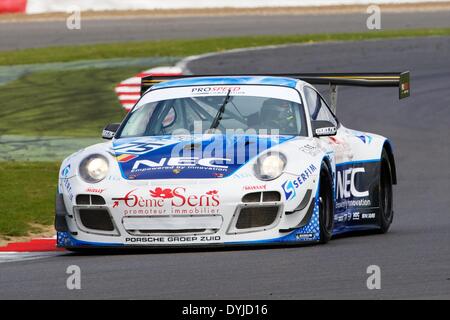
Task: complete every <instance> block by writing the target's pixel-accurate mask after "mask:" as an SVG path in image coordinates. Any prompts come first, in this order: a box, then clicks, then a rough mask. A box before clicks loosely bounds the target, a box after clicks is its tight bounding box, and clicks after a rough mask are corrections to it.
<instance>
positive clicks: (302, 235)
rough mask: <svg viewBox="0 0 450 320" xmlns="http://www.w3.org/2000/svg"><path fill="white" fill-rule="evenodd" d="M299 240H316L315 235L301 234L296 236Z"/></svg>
mask: <svg viewBox="0 0 450 320" xmlns="http://www.w3.org/2000/svg"><path fill="white" fill-rule="evenodd" d="M295 238H296V239H297V240H312V239H314V234H313V233H299V234H296V235H295Z"/></svg>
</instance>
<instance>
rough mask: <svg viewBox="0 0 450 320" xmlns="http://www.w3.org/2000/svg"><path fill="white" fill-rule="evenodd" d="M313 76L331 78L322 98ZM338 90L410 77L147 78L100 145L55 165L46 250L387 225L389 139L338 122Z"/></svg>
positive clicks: (315, 235) (305, 237) (323, 233)
mask: <svg viewBox="0 0 450 320" xmlns="http://www.w3.org/2000/svg"><path fill="white" fill-rule="evenodd" d="M311 84H329V85H330V89H331V93H332V94H331V101H332V103H331V105H328V103H327V102H326V101H325V99H324V98H323V97H322V96H321V95H320V94H319V93H318V91H317V90H316V89H315V88H314V87H313V86H312V85H311ZM338 85H353V86H398V87H399V91H400V98H404V97H407V96H409V73H408V72H406V73H401V74H397V73H390V74H328V75H324V74H303V75H302V74H291V75H284V76H282V75H278V76H269V75H250V76H242V75H240V76H203V77H201V76H185V77H182V76H181V77H165V78H164V77H160V78H158V77H148V78H144V79H143V84H142V97H141V99H140V100H139V101H138V102H137V104H136V105H135V106H134V108H133V109H132V110H131V111H130V113H129V114H128V115H127V116H126V118H125V119H124V121H123V122H122V123H121V124H111V125H108V126H107V127H106V128H105V130H104V131H103V138H104V139H106V140H107V142H104V143H100V144H97V145H94V146H91V147H88V148H86V149H83V150H80V151H78V152H77V153H75V154H73V155H71V156H69V157H68V158H67V159H65V160H64V161H63V163H62V165H61V170H60V176H59V184H58V193H57V197H56V219H55V226H56V230H57V231H58V237H57V238H58V246H60V247H64V248H68V249H79V248H89V247H93V248H98V247H114V248H116V247H117V248H119V247H161V246H166V247H177V246H202V245H209V246H214V245H218V246H223V245H230V246H231V245H256V244H275V243H278V244H287V243H293V244H298V243H309V242H316V243H326V242H328V241H329V240H330V239H331V237H332V236H333V235H337V234H341V233H346V232H351V231H355V230H378V231H379V232H382V233H384V232H387V231H388V229H389V227H390V225H391V223H392V219H393V207H392V203H393V194H392V186H393V185H394V184H396V180H397V179H396V169H395V162H394V154H393V148H392V145H391V143H390V141H389V140H388V139H387V138H385V137H382V136H380V135H376V134H373V133H367V132H360V131H356V130H351V129H348V128H346V127H344V125H343V124H341V123H340V122H339V120H338V119H337V118H336V116H335V109H336V97H337V86H338Z"/></svg>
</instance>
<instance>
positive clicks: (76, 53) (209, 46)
mask: <svg viewBox="0 0 450 320" xmlns="http://www.w3.org/2000/svg"><path fill="white" fill-rule="evenodd" d="M449 35H450V28H441V29H438V28H436V29H408V30H381V31H370V32H369V31H367V32H360V33H333V34H330V33H323V34H308V35H284V36H251V37H250V36H246V37H224V38H208V39H193V40H161V41H140V42H127V43H126V44H125V43H123V42H122V43H107V44H94V45H79V46H63V47H48V48H36V49H25V50H18V51H2V52H0V65H15V64H31V63H46V62H68V61H76V60H92V59H111V58H123V57H161V56H172V57H173V56H176V57H181V56H188V55H196V54H202V53H207V52H218V51H224V50H230V49H235V48H244V47H258V46H268V45H282V44H290V43H307V42H323V41H357V40H370V39H394V38H404V37H426V36H449Z"/></svg>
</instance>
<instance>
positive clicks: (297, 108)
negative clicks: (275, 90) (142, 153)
mask: <svg viewBox="0 0 450 320" xmlns="http://www.w3.org/2000/svg"><path fill="white" fill-rule="evenodd" d="M224 89H227V90H223V91H221V92H219V93H217V95H215V94H207V95H199V96H188V97H179V98H174V99H163V100H157V101H151V102H148V103H145V102H144V103H143V104H141V105H140V106H138V107H136V108H135V109H134V110H133V111H132V113H131V114H130V115H129V117H128V118H127V121H126V123H125V125H124V127H123V129H122V132H121V134H120V137H122V138H125V137H140V136H158V135H183V134H196V133H205V132H208V130H211V129H212V127H214V128H215V130H216V131H215V132H217V130H218V131H219V132H222V133H230V132H231V131H232V132H233V133H241V134H269V135H302V136H306V135H307V130H306V124H305V123H306V122H305V121H306V120H305V115H304V109H303V105H302V104H301V103H299V102H295V101H291V100H284V99H282V98H280V97H279V96H278V95H276V97H270V96H269V97H264V96H254V95H239V94H238V93H237V92H236V91H233V92H231V89H230V88H224ZM283 89H286V90H290V91H292V90H293V89H287V88H283ZM165 90H166V91H167V90H171V89H165ZM239 90H240V89H239ZM250 91H251V90H250ZM149 94H151V93H149ZM291 95H292V94H291ZM227 96H228V97H227ZM288 96H289V95H288ZM297 99H298V101H300V100H299V99H300V98H297ZM216 118H219V121H217V120H216V121H215V119H216ZM214 124H216V125H214Z"/></svg>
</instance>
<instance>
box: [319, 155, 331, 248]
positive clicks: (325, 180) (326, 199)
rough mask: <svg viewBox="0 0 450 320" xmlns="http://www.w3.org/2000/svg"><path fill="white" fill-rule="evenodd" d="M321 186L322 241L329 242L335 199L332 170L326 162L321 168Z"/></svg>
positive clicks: (320, 221) (320, 219) (320, 222)
mask: <svg viewBox="0 0 450 320" xmlns="http://www.w3.org/2000/svg"><path fill="white" fill-rule="evenodd" d="M319 188H320V190H319V227H320V243H327V242H328V241H330V239H331V237H332V235H333V227H334V199H333V180H332V177H331V172H330V170H329V169H328V166H327V165H326V164H325V163H323V164H322V166H321V168H320V183H319Z"/></svg>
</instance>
